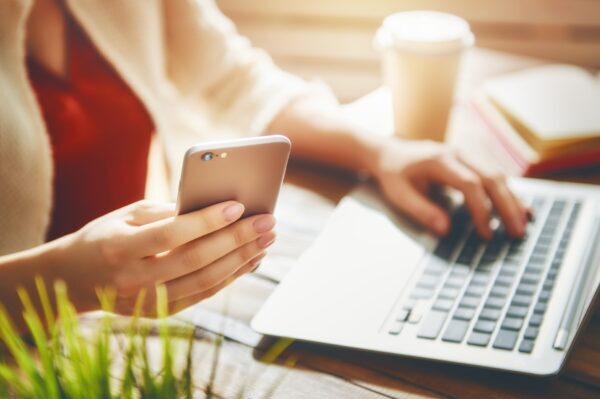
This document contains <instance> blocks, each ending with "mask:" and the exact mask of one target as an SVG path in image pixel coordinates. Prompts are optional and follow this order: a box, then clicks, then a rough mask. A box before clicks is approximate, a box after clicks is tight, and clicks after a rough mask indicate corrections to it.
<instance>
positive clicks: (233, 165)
mask: <svg viewBox="0 0 600 399" xmlns="http://www.w3.org/2000/svg"><path fill="white" fill-rule="evenodd" d="M290 150H291V143H290V140H289V139H288V138H287V137H284V136H280V135H272V136H261V137H253V138H243V139H234V140H227V141H218V142H208V143H202V144H198V145H195V146H193V147H191V148H190V149H189V150H188V151H187V152H186V154H185V157H184V160H183V168H182V171H181V179H180V181H179V193H178V195H177V214H178V215H181V214H184V213H188V212H192V211H195V210H198V209H202V208H205V207H207V206H210V205H214V204H217V203H219V202H224V201H229V200H234V201H238V202H240V203H242V204H243V205H244V207H245V211H244V214H243V216H242V217H246V216H252V215H256V214H261V213H273V212H274V210H275V204H276V202H277V196H278V195H279V190H280V188H281V184H282V183H283V177H284V176H285V170H286V167H287V162H288V158H289V156H290Z"/></svg>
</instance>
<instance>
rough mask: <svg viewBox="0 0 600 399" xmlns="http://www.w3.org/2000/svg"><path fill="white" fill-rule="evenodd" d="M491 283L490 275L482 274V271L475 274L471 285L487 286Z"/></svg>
mask: <svg viewBox="0 0 600 399" xmlns="http://www.w3.org/2000/svg"><path fill="white" fill-rule="evenodd" d="M489 281H490V274H489V273H482V272H480V271H477V272H475V274H474V275H473V278H472V279H471V284H473V285H487V283H488V282H489Z"/></svg>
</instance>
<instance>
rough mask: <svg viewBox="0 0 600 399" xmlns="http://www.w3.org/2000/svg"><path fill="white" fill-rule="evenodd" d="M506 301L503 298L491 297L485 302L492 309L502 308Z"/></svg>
mask: <svg viewBox="0 0 600 399" xmlns="http://www.w3.org/2000/svg"><path fill="white" fill-rule="evenodd" d="M505 302H506V301H505V300H504V299H503V298H496V297H490V298H488V300H487V301H486V302H485V306H486V307H488V308H492V309H502V308H503V307H504V303H505Z"/></svg>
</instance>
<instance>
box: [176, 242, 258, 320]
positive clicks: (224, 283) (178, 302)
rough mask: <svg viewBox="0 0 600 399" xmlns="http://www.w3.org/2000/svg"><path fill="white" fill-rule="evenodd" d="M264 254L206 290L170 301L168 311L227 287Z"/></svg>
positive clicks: (208, 296)
mask: <svg viewBox="0 0 600 399" xmlns="http://www.w3.org/2000/svg"><path fill="white" fill-rule="evenodd" d="M265 255H266V254H265V253H262V254H260V255H258V256H256V257H255V258H254V259H252V260H251V261H250V262H248V263H247V264H245V265H244V266H242V267H241V268H239V269H238V270H237V271H236V272H235V273H233V275H232V276H231V277H229V278H228V279H226V280H225V281H222V282H221V283H219V284H217V285H216V286H214V287H212V288H209V289H208V290H206V291H202V292H198V293H195V294H193V295H190V296H187V297H185V298H183V299H179V300H176V301H172V302H171V303H170V304H169V308H170V310H169V312H170V313H177V312H180V311H182V310H183V309H185V308H187V307H190V306H192V305H195V304H196V303H198V302H200V301H202V300H204V299H207V298H210V297H211V296H213V295H215V294H216V293H218V292H219V291H221V290H222V289H223V288H225V287H227V286H228V285H229V284H231V283H232V282H234V281H235V279H236V278H238V277H240V276H241V275H243V274H246V273H250V272H252V271H253V270H254V269H255V268H256V267H257V266H258V264H259V263H260V261H261V260H262V259H263V258H264V257H265Z"/></svg>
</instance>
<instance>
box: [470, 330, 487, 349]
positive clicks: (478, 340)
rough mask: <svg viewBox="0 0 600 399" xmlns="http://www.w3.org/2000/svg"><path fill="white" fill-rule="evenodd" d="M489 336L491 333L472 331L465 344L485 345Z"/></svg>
mask: <svg viewBox="0 0 600 399" xmlns="http://www.w3.org/2000/svg"><path fill="white" fill-rule="evenodd" d="M491 336H492V335H491V334H486V333H480V332H476V331H473V332H472V333H471V335H469V339H468V340H467V344H469V345H475V346H487V345H488V344H489V342H490V338H491Z"/></svg>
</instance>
